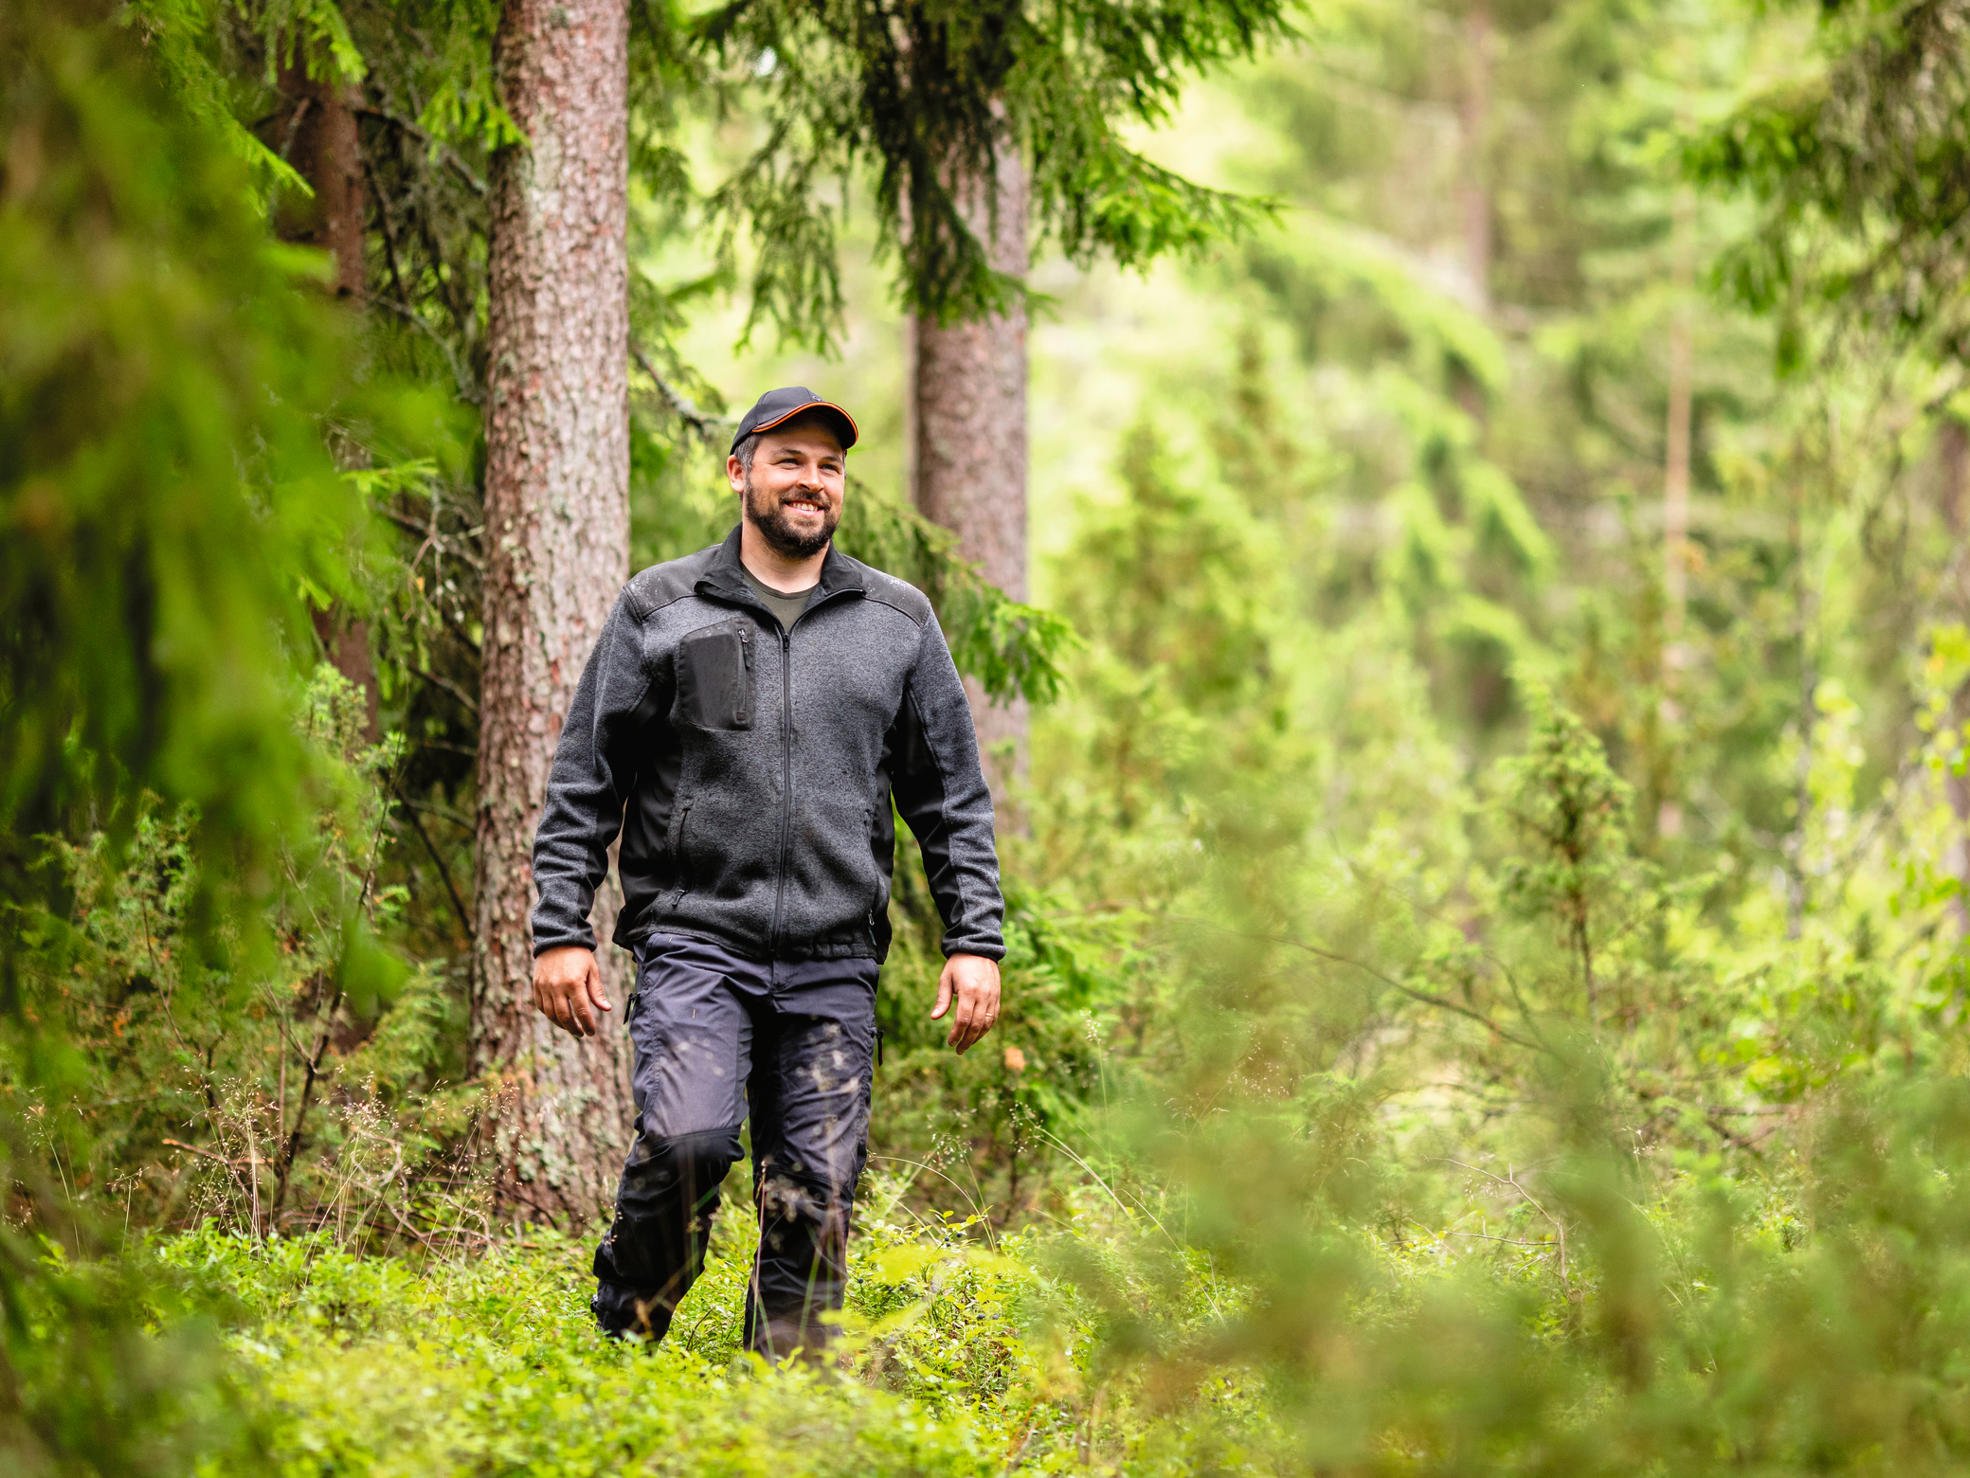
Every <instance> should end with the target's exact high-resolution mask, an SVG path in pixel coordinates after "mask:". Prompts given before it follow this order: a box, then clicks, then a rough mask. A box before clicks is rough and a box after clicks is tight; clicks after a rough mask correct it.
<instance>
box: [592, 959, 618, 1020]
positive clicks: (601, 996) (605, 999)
mask: <svg viewBox="0 0 1970 1478" xmlns="http://www.w3.org/2000/svg"><path fill="white" fill-rule="evenodd" d="M587 985H588V999H589V1003H590V1004H591V1005H593V1006H594V1007H595V1009H596V1010H598V1011H613V1010H614V1009H615V1008H614V1007H613V1006H611V1005H610V1004H609V993H608V992H607V991H605V990H604V989H602V972H601V971H600V970H598V969H596V968H595V967H594V966H593V965H590V966H589V967H588V981H587ZM595 1019H596V1020H597V1021H600V1020H601V1019H602V1018H601V1017H599V1016H598V1017H596V1018H595Z"/></svg>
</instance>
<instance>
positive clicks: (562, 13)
mask: <svg viewBox="0 0 1970 1478" xmlns="http://www.w3.org/2000/svg"><path fill="white" fill-rule="evenodd" d="M627 45H628V17H627V11H626V9H625V3H624V0H508V3H507V5H506V6H505V9H504V10H503V12H502V13H501V16H500V24H499V33H498V39H497V43H496V57H497V66H498V69H499V78H500V87H501V94H502V97H503V99H504V101H505V103H506V107H507V109H508V111H509V112H510V113H511V114H512V116H513V119H514V121H515V122H516V123H517V124H518V125H519V127H520V129H521V131H522V132H523V133H524V134H525V135H526V137H527V139H528V141H529V142H528V144H526V145H524V146H521V147H517V148H509V149H506V150H504V151H502V152H501V153H500V155H499V156H498V158H497V159H496V160H495V161H494V169H493V174H494V182H493V203H492V238H491V260H490V264H489V268H490V270H489V296H490V312H489V323H488V351H489V352H488V371H487V384H486V488H485V510H486V575H485V635H484V647H483V667H482V674H481V680H480V684H481V685H480V700H479V724H480V732H479V771H478V773H479V812H478V838H477V840H478V865H477V880H478V886H477V890H476V897H475V903H474V908H475V913H476V915H477V917H476V920H475V924H476V933H477V938H476V946H477V959H476V965H477V969H478V976H477V981H478V991H477V994H476V998H475V999H476V1004H475V1010H474V1017H475V1019H474V1021H473V1024H472V1025H473V1058H474V1062H475V1065H476V1066H478V1067H480V1068H482V1069H483V1068H492V1069H496V1070H498V1071H500V1072H502V1073H504V1074H505V1075H506V1084H507V1089H508V1091H507V1092H506V1094H505V1095H503V1097H502V1100H501V1103H500V1106H499V1109H498V1111H497V1116H496V1117H497V1122H496V1125H495V1130H496V1132H495V1135H494V1145H495V1152H496V1154H497V1155H498V1178H497V1183H496V1197H497V1200H498V1203H499V1206H500V1209H501V1210H502V1211H503V1212H504V1213H505V1214H507V1215H510V1216H515V1217H525V1218H529V1219H560V1218H564V1217H573V1218H575V1219H577V1220H584V1219H586V1218H587V1217H589V1216H591V1215H593V1214H594V1213H595V1211H596V1210H597V1209H598V1208H600V1207H601V1206H602V1205H604V1204H605V1203H606V1201H607V1199H608V1197H609V1194H610V1192H611V1190H612V1189H613V1186H614V1181H615V1176H616V1172H617V1170H618V1168H619V1166H620V1164H621V1160H622V1152H623V1148H624V1146H625V1143H626V1140H627V1130H628V1128H629V1126H630V1121H631V1108H630V1098H629V1091H628V1079H627V1072H626V1054H625V1050H624V1048H625V1044H624V1042H623V1039H622V1035H621V1033H620V1032H619V1031H616V1030H613V1029H612V1028H613V1027H615V1026H616V1025H618V1024H619V1022H620V1009H621V1002H622V999H623V997H622V992H621V990H620V989H619V988H618V986H617V982H616V981H615V979H614V976H615V974H616V973H617V972H616V970H615V968H614V961H613V959H612V958H611V950H610V946H609V944H608V942H607V941H608V937H609V931H610V929H611V928H612V927H613V923H614V915H615V911H616V910H615V902H614V895H613V888H614V885H613V883H611V884H608V885H605V888H604V890H603V891H604V896H603V897H599V898H598V899H597V901H596V908H595V918H594V923H595V929H596V935H597V938H598V940H599V941H601V947H600V949H599V950H598V951H597V954H598V959H599V960H600V963H601V965H602V971H603V978H604V981H605V983H606V984H607V986H608V991H609V997H610V999H611V1000H612V1001H614V1002H615V1003H616V1004H617V1010H618V1014H617V1015H616V1016H615V1017H611V1018H608V1019H607V1024H606V1025H605V1028H604V1030H603V1032H602V1033H601V1034H600V1035H599V1036H596V1037H593V1038H590V1039H588V1040H587V1041H585V1042H584V1041H578V1040H577V1039H575V1038H573V1037H569V1036H567V1035H565V1034H563V1033H562V1032H560V1031H558V1030H557V1029H556V1028H555V1027H553V1026H552V1025H550V1024H549V1023H548V1022H547V1020H546V1019H545V1018H544V1017H542V1016H541V1015H539V1013H537V1012H536V1011H535V1010H534V1008H533V998H532V978H533V958H532V948H531V939H530V932H529V927H528V920H529V915H530V914H531V912H532V908H533V903H534V889H533V876H532V869H531V867H530V865H529V857H530V852H531V848H532V843H533V834H534V828H535V826H536V825H537V823H538V821H539V817H540V808H541V800H542V796H543V794H544V791H545V789H546V782H547V772H548V768H549V765H550V763H551V761H552V757H553V751H554V745H555V741H556V739H557V737H558V736H559V733H560V728H561V722H562V719H563V717H564V716H565V714H566V712H567V708H568V702H569V699H570V697H571V696H572V694H573V691H574V687H575V683H576V681H577V679H578V678H579V677H580V675H581V670H582V666H583V664H584V662H585V661H586V660H587V658H588V655H589V652H590V651H591V650H592V649H593V647H594V644H595V641H596V638H597V637H598V636H599V634H600V633H601V629H602V623H603V621H604V619H605V618H606V617H607V615H608V612H609V608H610V606H611V604H612V603H613V601H614V599H615V597H616V594H617V592H618V591H619V590H620V589H621V588H622V583H623V581H624V579H625V578H626V576H627V574H628V564H629V388H628V375H627V365H628V347H629V301H628V263H627V246H626V241H625V226H626V220H627V190H628V179H627V162H626V161H627V147H628V146H627V126H628V116H627V88H628V61H627Z"/></svg>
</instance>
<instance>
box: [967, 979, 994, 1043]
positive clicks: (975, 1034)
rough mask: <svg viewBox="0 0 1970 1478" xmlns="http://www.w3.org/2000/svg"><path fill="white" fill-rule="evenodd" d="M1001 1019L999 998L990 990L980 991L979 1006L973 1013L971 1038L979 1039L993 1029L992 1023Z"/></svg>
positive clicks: (975, 1040)
mask: <svg viewBox="0 0 1970 1478" xmlns="http://www.w3.org/2000/svg"><path fill="white" fill-rule="evenodd" d="M998 1019H999V1003H998V998H997V997H996V996H994V995H993V994H992V993H991V992H990V991H980V992H979V993H978V1008H977V1009H976V1010H975V1011H973V1012H972V1014H971V1040H972V1042H973V1043H974V1044H975V1043H977V1041H978V1040H979V1039H980V1038H981V1037H983V1036H984V1035H985V1033H987V1032H988V1031H990V1030H991V1029H992V1023H993V1022H995V1021H997V1020H998Z"/></svg>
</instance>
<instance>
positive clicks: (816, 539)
mask: <svg viewBox="0 0 1970 1478" xmlns="http://www.w3.org/2000/svg"><path fill="white" fill-rule="evenodd" d="M742 506H743V507H744V509H745V515H746V522H748V523H750V524H751V525H752V526H753V527H754V528H756V529H758V530H759V534H760V537H761V538H763V539H764V540H765V541H766V543H767V545H768V546H769V547H770V548H771V549H772V550H773V552H774V553H775V554H778V555H782V556H784V557H785V558H787V559H807V558H808V557H810V556H812V555H816V554H819V553H820V552H821V551H822V550H823V549H826V548H827V547H828V541H829V540H830V539H832V538H833V537H834V534H835V525H836V524H838V523H840V522H841V509H840V508H839V507H826V506H824V507H823V508H822V510H821V519H820V522H819V523H817V524H811V525H809V524H796V523H794V521H793V519H792V517H791V516H790V515H789V514H788V513H787V511H786V509H784V508H782V507H781V506H780V504H779V503H778V502H777V501H774V500H771V499H769V498H768V497H767V496H766V494H764V493H762V492H760V490H759V489H758V488H756V487H754V486H753V485H752V474H751V473H750V472H748V473H747V474H746V486H745V492H744V495H743V505H742Z"/></svg>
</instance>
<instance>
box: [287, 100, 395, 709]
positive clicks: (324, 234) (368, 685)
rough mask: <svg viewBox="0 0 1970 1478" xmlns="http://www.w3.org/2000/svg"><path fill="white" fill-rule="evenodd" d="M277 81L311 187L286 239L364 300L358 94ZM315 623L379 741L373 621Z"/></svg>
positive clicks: (322, 615) (298, 162)
mask: <svg viewBox="0 0 1970 1478" xmlns="http://www.w3.org/2000/svg"><path fill="white" fill-rule="evenodd" d="M279 86H280V92H281V96H282V97H283V98H284V99H286V105H285V107H284V108H283V110H282V112H281V115H280V116H279V117H278V118H276V119H275V120H274V127H275V128H276V130H277V134H276V137H277V138H278V139H280V140H283V141H286V146H287V162H288V163H289V164H291V165H292V166H293V167H294V170H295V173H297V174H299V175H300V176H301V178H302V179H304V180H306V181H307V182H308V187H309V188H310V189H311V190H313V191H314V198H313V199H312V200H303V199H300V198H298V197H295V198H291V199H289V200H287V201H286V202H284V203H283V206H282V209H281V211H280V218H279V222H278V225H279V229H280V234H281V236H282V238H283V239H284V240H287V241H299V242H305V243H306V244H307V245H309V246H316V247H320V248H322V249H323V250H324V251H326V252H328V253H329V256H330V259H331V260H332V261H333V262H334V264H335V275H334V278H333V279H332V282H331V291H333V293H334V294H335V296H336V297H337V298H338V299H341V300H342V301H344V302H347V303H350V304H352V305H360V304H361V303H362V301H363V295H364V289H365V286H366V280H365V276H364V255H363V245H364V236H363V233H364V231H365V229H366V227H367V224H368V200H367V197H366V195H365V192H364V190H363V158H362V137H361V135H360V134H359V133H358V131H357V128H356V111H355V109H356V103H357V101H358V95H357V91H356V89H355V88H354V87H353V86H352V85H350V84H347V83H342V82H318V81H316V80H315V79H313V78H311V77H309V76H308V74H307V71H306V69H305V68H304V67H302V66H299V65H295V64H293V63H288V64H286V65H283V66H282V67H281V69H280V76H279ZM346 451H347V448H345V447H337V448H335V452H336V457H337V460H338V461H341V462H343V463H344V464H345V465H346V464H347V462H348V460H349V458H348V457H347V456H346V455H345V452H346ZM314 624H315V635H316V637H317V638H318V639H319V640H320V642H321V645H322V651H323V652H324V653H325V654H326V655H327V657H328V660H329V661H330V662H332V663H334V664H335V669H336V671H338V672H340V673H341V674H342V675H343V676H344V677H346V678H347V679H348V680H349V681H350V682H351V683H352V684H354V685H355V687H356V689H357V690H358V691H359V692H360V693H361V694H362V695H363V710H364V715H365V731H366V733H367V734H368V737H369V739H370V741H371V742H372V743H373V742H375V740H376V738H377V736H378V733H379V723H378V714H377V688H376V664H375V662H374V660H373V659H372V658H371V656H370V650H369V624H368V623H367V622H366V621H363V620H361V619H360V618H357V617H352V616H351V615H350V614H349V613H348V612H347V611H345V610H342V609H341V608H339V607H337V606H330V607H328V608H327V609H325V610H320V611H316V612H314Z"/></svg>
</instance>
